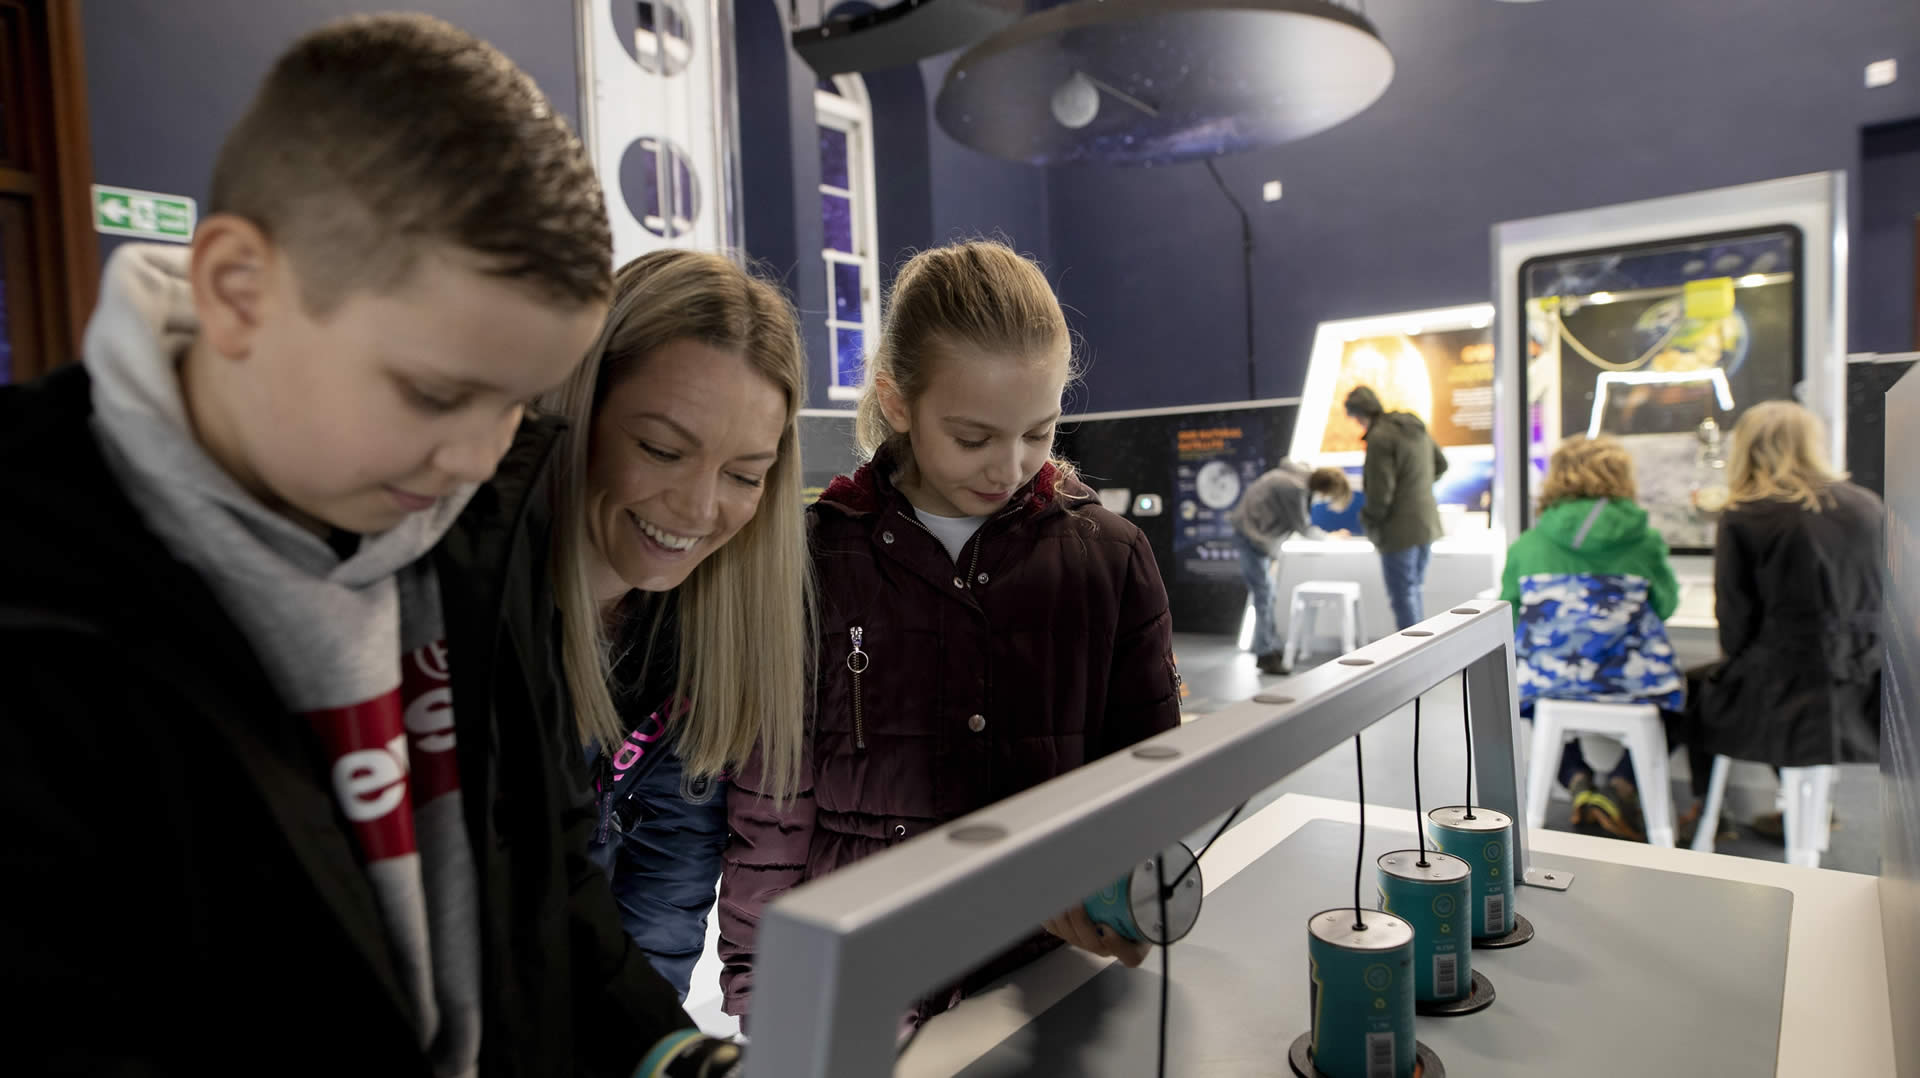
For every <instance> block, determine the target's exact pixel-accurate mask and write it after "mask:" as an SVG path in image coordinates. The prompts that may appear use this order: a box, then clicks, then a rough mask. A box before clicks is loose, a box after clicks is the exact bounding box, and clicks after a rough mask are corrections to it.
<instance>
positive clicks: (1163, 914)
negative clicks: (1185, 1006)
mask: <svg viewBox="0 0 1920 1078" xmlns="http://www.w3.org/2000/svg"><path fill="white" fill-rule="evenodd" d="M1234 811H1235V812H1238V811H1240V810H1239V809H1235V810H1234ZM1215 837H1218V836H1215ZM1207 845H1209V846H1211V845H1213V844H1212V843H1211V842H1209V843H1208V844H1207ZM1153 871H1154V874H1155V875H1156V876H1158V877H1159V880H1160V939H1161V940H1162V941H1163V942H1162V943H1161V944H1160V1069H1159V1075H1160V1078H1167V997H1168V995H1169V994H1170V992H1171V989H1172V980H1173V975H1172V974H1171V973H1169V972H1167V960H1168V959H1169V958H1171V957H1173V945H1172V944H1171V943H1166V942H1164V941H1165V940H1167V939H1169V938H1170V937H1172V935H1173V931H1172V929H1173V925H1172V924H1170V923H1168V921H1167V894H1168V893H1169V892H1170V891H1172V890H1173V888H1171V887H1168V886H1167V858H1166V855H1164V854H1162V855H1161V856H1159V857H1156V858H1154V865H1153ZM1182 875H1185V873H1182Z"/></svg>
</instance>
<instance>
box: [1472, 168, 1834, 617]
mask: <svg viewBox="0 0 1920 1078" xmlns="http://www.w3.org/2000/svg"><path fill="white" fill-rule="evenodd" d="M1845 191H1846V177H1845V175H1844V174H1843V173H1837V172H1834V173H1818V174H1813V175H1807V176H1796V177H1791V178H1788V179H1783V180H1771V181H1767V182H1764V183H1754V184H1745V185H1742V186H1739V187H1729V188H1721V189H1718V190H1713V191H1701V192H1696V193H1693V194H1686V195H1676V196H1673V197H1670V198H1659V199H1651V200H1648V201H1644V202H1634V203H1626V204H1622V205H1618V206H1606V207H1601V208H1598V209H1592V210H1582V211H1578V212H1574V213H1565V214H1556V215H1554V216H1550V217H1537V218H1532V219H1529V220H1523V221H1509V222H1505V223H1503V224H1499V225H1496V226H1494V229H1493V264H1494V281H1493V284H1494V294H1495V305H1496V307H1497V308H1498V314H1497V326H1498V332H1497V333H1496V334H1495V337H1494V351H1495V366H1496V370H1495V377H1494V383H1495V387H1496V392H1495V399H1496V402H1497V413H1498V415H1497V418H1496V422H1495V424H1494V443H1495V459H1496V461H1497V463H1498V467H1497V469H1496V473H1495V481H1494V489H1493V504H1494V511H1493V515H1492V520H1493V523H1494V526H1495V528H1496V530H1497V531H1498V532H1499V534H1500V539H1501V543H1500V546H1501V549H1504V545H1505V543H1506V542H1510V541H1511V540H1512V538H1513V537H1514V536H1517V535H1518V534H1519V533H1520V532H1521V531H1523V530H1525V529H1526V528H1527V527H1529V526H1531V524H1532V523H1533V518H1534V513H1535V509H1536V506H1535V498H1536V496H1537V494H1538V492H1539V487H1540V483H1541V480H1542V479H1543V478H1544V476H1545V474H1546V464H1547V459H1548V457H1549V456H1550V455H1551V453H1552V451H1553V447H1554V446H1555V445H1557V444H1558V443H1559V442H1560V440H1561V439H1563V438H1564V437H1566V436H1568V435H1571V434H1576V433H1579V434H1590V435H1600V434H1608V435H1613V436H1616V437H1618V438H1620V440H1621V441H1622V442H1624V443H1625V444H1626V446H1627V448H1628V450H1629V451H1630V452H1631V453H1632V454H1633V456H1634V458H1635V460H1636V462H1637V464H1638V469H1637V471H1638V479H1639V484H1640V501H1641V503H1642V504H1643V505H1644V506H1645V507H1646V509H1647V511H1648V515H1649V517H1650V518H1651V519H1652V522H1653V524H1654V526H1655V527H1656V528H1658V529H1659V530H1660V531H1661V533H1662V534H1663V535H1664V536H1665V537H1666V539H1667V542H1668V545H1669V546H1670V547H1671V548H1672V549H1673V551H1674V555H1675V558H1674V568H1675V571H1676V573H1677V574H1678V575H1679V577H1680V583H1681V600H1680V609H1679V611H1678V612H1677V613H1676V614H1675V616H1674V617H1673V618H1671V619H1669V621H1668V626H1669V628H1679V629H1683V630H1710V629H1712V628H1713V627H1714V621H1713V586H1712V562H1711V556H1712V552H1713V541H1714V529H1715V525H1716V521H1717V518H1718V511H1719V510H1720V508H1721V507H1722V506H1723V505H1724V502H1725V498H1726V481H1725V478H1724V473H1725V464H1726V454H1727V451H1728V448H1729V445H1728V443H1729V440H1730V436H1731V432H1732V429H1733V424H1734V423H1735V422H1737V421H1738V419H1739V417H1740V415H1741V414H1742V413H1743V412H1744V411H1745V410H1746V409H1747V408H1749V407H1751V406H1752V405H1754V404H1756V403H1758V402H1760V401H1765V400H1777V399H1797V400H1800V401H1801V402H1802V403H1804V404H1806V405H1807V406H1808V407H1809V408H1811V409H1812V410H1813V411H1814V412H1815V413H1816V414H1818V415H1819V416H1820V417H1821V419H1822V420H1823V421H1824V422H1825V423H1826V424H1827V428H1828V433H1829V437H1830V440H1831V446H1830V452H1831V454H1832V458H1833V459H1834V460H1836V461H1838V460H1844V459H1845V452H1844V447H1845V445H1846V349H1845V347H1844V345H1845V334H1844V326H1843V325H1842V322H1841V314H1842V312H1844V311H1845V310H1846V258H1845V251H1846V242H1847V240H1846V202H1845ZM1499 567H1500V566H1499V560H1498V559H1496V561H1495V564H1494V567H1493V569H1494V574H1495V579H1496V580H1497V578H1498V577H1497V574H1498V572H1499ZM1676 642H1678V641H1676Z"/></svg>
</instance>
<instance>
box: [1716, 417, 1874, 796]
mask: <svg viewBox="0 0 1920 1078" xmlns="http://www.w3.org/2000/svg"><path fill="white" fill-rule="evenodd" d="M1826 444H1827V439H1826V430H1825V428H1824V426H1823V425H1822V424H1821V422H1820V420H1819V418H1818V417H1817V416H1815V415H1814V414H1813V413H1812V412H1809V411H1808V410H1807V409H1805V408H1803V407H1801V406H1800V405H1798V404H1795V403H1793V402H1791V401H1768V402H1766V403H1764V404H1757V405H1755V406H1754V407H1752V408H1751V409H1749V410H1748V411H1747V413H1746V414H1745V415H1743V416H1741V417H1740V421H1739V423H1738V424H1736V425H1735V426H1734V428H1733V448H1732V453H1731V456H1730V459H1729V460H1728V462H1727V469H1728V481H1729V482H1728V485H1729V495H1730V498H1729V505H1728V508H1727V511H1726V513H1725V514H1724V515H1723V516H1722V517H1721V518H1720V534H1719V540H1718V543H1717V544H1716V546H1715V549H1714V559H1713V561H1714V564H1713V575H1714V602H1715V615H1716V617H1717V618H1718V620H1719V623H1720V650H1721V652H1722V653H1723V655H1724V658H1723V659H1722V660H1721V661H1720V662H1718V663H1715V664H1713V665H1712V666H1709V667H1706V668H1703V669H1700V670H1697V671H1693V672H1690V673H1689V674H1688V685H1689V700H1688V707H1687V712H1686V714H1687V718H1688V726H1689V730H1688V732H1687V736H1688V737H1689V739H1690V740H1691V742H1692V745H1693V749H1694V751H1693V759H1694V761H1695V763H1694V767H1695V768H1696V770H1698V769H1699V768H1700V767H1701V765H1702V763H1704V762H1707V761H1710V760H1711V758H1712V757H1713V756H1714V755H1725V756H1730V757H1732V758H1734V759H1737V760H1753V761H1757V762H1760V763H1765V764H1772V765H1773V766H1775V767H1807V766H1813V765H1818V764H1836V763H1865V762H1870V761H1874V760H1877V759H1879V756H1880V664H1881V653H1880V614H1881V610H1880V607H1881V576H1880V574H1881V568H1882V566H1883V564H1884V562H1885V558H1884V556H1883V554H1884V551H1885V545H1886V541H1885V533H1884V523H1885V518H1886V511H1885V509H1884V508H1883V507H1882V506H1881V504H1880V499H1879V498H1877V497H1875V496H1874V495H1873V493H1872V492H1870V491H1868V490H1865V489H1863V488H1861V487H1857V486H1855V485H1853V484H1852V483H1849V482H1847V480H1846V476H1845V475H1843V474H1841V473H1839V472H1836V471H1835V470H1834V469H1833V466H1832V465H1831V464H1830V463H1829V462H1828V458H1827V452H1826ZM1704 781H1705V779H1704V776H1696V777H1695V780H1694V782H1695V789H1696V790H1699V789H1701V786H1702V784H1703V783H1704ZM1698 816H1699V805H1698V803H1697V802H1696V804H1695V805H1694V807H1693V810H1692V811H1690V812H1689V813H1688V814H1687V816H1686V817H1685V818H1684V819H1683V820H1682V829H1683V830H1686V829H1688V826H1689V824H1690V822H1691V821H1693V820H1697V819H1698ZM1778 827H1779V818H1778V817H1777V816H1774V817H1772V818H1766V817H1763V818H1762V819H1760V820H1758V821H1755V828H1756V830H1760V831H1762V832H1766V831H1774V832H1775V833H1777V829H1778Z"/></svg>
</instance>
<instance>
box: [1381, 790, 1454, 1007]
mask: <svg viewBox="0 0 1920 1078" xmlns="http://www.w3.org/2000/svg"><path fill="white" fill-rule="evenodd" d="M1476 815H1478V814H1477V813H1476ZM1426 861H1427V863H1426V866H1425V867H1422V866H1421V864H1420V851H1419V850H1395V851H1394V852H1392V853H1389V854H1384V855H1382V856H1381V858H1380V860H1379V862H1378V863H1377V864H1378V869H1379V874H1380V908H1381V909H1382V910H1383V911H1385V912H1387V913H1391V914H1393V915H1394V916H1395V917H1398V918H1400V919H1401V920H1403V921H1405V922H1407V923H1408V924H1409V925H1412V926H1413V986H1414V987H1413V993H1414V998H1415V999H1418V1000H1419V1001H1420V1002H1422V1003H1451V1002H1454V1001H1455V1000H1459V999H1463V998H1465V997H1466V996H1468V995H1470V994H1472V992H1473V906H1472V903H1471V901H1470V900H1469V895H1470V893H1471V892H1472V889H1473V869H1472V868H1471V867H1470V866H1469V865H1468V864H1467V863H1466V862H1465V861H1462V860H1461V859H1459V858H1458V857H1454V856H1451V855H1449V854H1444V853H1440V852H1438V851H1431V852H1429V853H1428V854H1427V857H1426Z"/></svg>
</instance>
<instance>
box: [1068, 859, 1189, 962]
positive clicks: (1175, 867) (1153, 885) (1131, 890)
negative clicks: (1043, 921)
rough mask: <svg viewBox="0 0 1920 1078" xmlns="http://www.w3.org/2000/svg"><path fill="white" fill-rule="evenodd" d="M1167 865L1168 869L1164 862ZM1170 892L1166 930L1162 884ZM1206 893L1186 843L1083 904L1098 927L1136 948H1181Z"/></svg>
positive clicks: (1119, 880)
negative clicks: (1150, 945) (1156, 945)
mask: <svg viewBox="0 0 1920 1078" xmlns="http://www.w3.org/2000/svg"><path fill="white" fill-rule="evenodd" d="M1162 862H1165V866H1166V867H1165V868H1164V869H1162V868H1161V863H1162ZM1162 878H1164V879H1165V880H1166V886H1167V888H1168V893H1167V903H1166V914H1167V921H1168V922H1169V923H1168V924H1167V925H1165V926H1162V925H1161V923H1160V897H1159V894H1158V891H1159V889H1160V881H1161V879H1162ZM1205 892H1206V887H1205V885H1204V884H1203V883H1202V882H1201V877H1200V866H1199V864H1198V863H1197V862H1196V861H1195V859H1194V856H1193V851H1192V850H1190V849H1188V848H1187V845H1186V843H1184V842H1176V843H1174V844H1173V845H1172V846H1169V847H1167V848H1166V849H1165V850H1164V851H1162V852H1161V854H1160V856H1159V857H1158V858H1148V859H1147V860H1145V861H1142V862H1140V863H1139V864H1137V865H1135V866H1134V867H1133V869H1132V870H1131V871H1129V872H1128V873H1127V874H1126V875H1125V876H1122V877H1120V878H1119V879H1117V880H1115V881H1113V882H1112V883H1111V884H1108V885H1107V886H1106V887H1104V888H1102V889H1101V890H1100V891H1099V893H1097V894H1095V895H1092V896H1091V897H1089V898H1088V899H1087V900H1086V901H1085V902H1084V903H1082V904H1081V905H1082V906H1083V907H1084V908H1085V909H1086V911H1087V917H1088V918H1089V919H1091V920H1092V921H1093V923H1094V924H1096V925H1105V926H1106V927H1108V928H1110V929H1112V930H1113V931H1115V932H1118V933H1119V934H1120V935H1121V937H1122V938H1124V939H1129V940H1132V941H1134V942H1135V943H1139V942H1141V941H1143V940H1144V941H1146V942H1148V943H1177V942H1179V941H1180V940H1181V939H1184V938H1185V937H1186V935H1187V933H1188V932H1191V931H1193V926H1194V923H1195V922H1197V921H1199V920H1200V902H1201V898H1202V896H1203V895H1204V894H1205Z"/></svg>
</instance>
